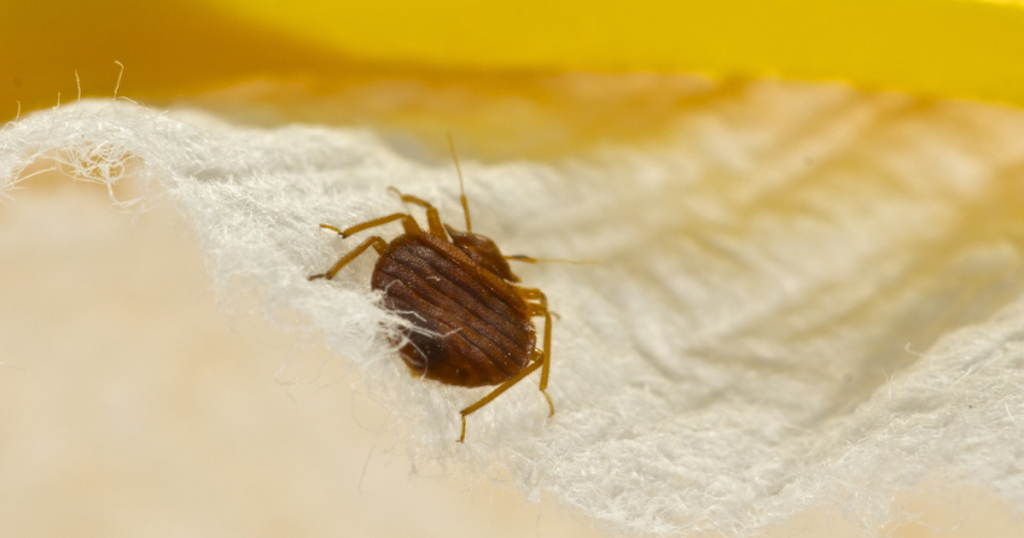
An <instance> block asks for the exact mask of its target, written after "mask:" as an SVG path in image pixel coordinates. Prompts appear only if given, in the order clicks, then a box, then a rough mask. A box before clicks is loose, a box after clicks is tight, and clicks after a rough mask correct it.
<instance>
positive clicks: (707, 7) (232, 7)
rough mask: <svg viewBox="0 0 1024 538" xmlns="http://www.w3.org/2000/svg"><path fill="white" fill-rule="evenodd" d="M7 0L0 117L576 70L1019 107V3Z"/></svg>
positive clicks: (1022, 38)
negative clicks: (287, 83)
mask: <svg viewBox="0 0 1024 538" xmlns="http://www.w3.org/2000/svg"><path fill="white" fill-rule="evenodd" d="M284 6H285V4H284V3H281V2H271V1H267V0H264V1H257V2H249V1H242V0H217V1H216V2H210V3H205V4H203V3H193V2H172V1H166V0H165V1H157V2H131V1H127V0H97V1H94V2H88V3H78V2H66V1H61V0H43V1H36V2H4V3H3V5H0V21H2V22H0V30H2V31H0V50H2V51H4V52H3V54H0V77H2V78H0V118H4V119H9V118H12V117H14V115H15V114H16V111H17V108H18V103H17V102H20V103H21V107H22V109H23V110H30V109H34V108H39V107H44V106H50V105H53V104H55V103H56V100H57V93H58V92H60V93H61V95H62V96H63V98H64V99H65V100H66V99H71V98H74V97H75V96H76V95H77V88H76V82H75V71H77V72H78V74H79V76H80V78H81V88H82V91H83V93H84V94H85V95H87V96H89V95H93V96H107V95H110V94H111V93H112V92H113V87H114V84H115V82H116V79H117V72H118V69H119V68H118V67H117V66H116V65H114V63H113V62H114V61H115V60H116V61H120V62H122V63H124V64H125V66H126V74H125V79H124V86H122V90H124V91H125V92H126V93H127V94H129V95H132V96H133V97H135V98H146V97H173V96H176V95H179V94H189V93H194V92H197V91H201V90H206V89H210V88H216V87H221V86H225V85H229V84H232V83H235V82H239V81H244V80H250V79H253V78H272V79H294V78H302V79H311V78H312V79H326V78H331V77H346V76H351V75H353V74H377V75H388V74H393V73H402V74H416V73H434V74H436V73H438V72H448V73H454V72H460V71H462V72H465V71H472V70H488V71H503V72H507V71H520V72H522V71H528V72H534V73H536V72H544V71H559V70H565V69H584V70H611V71H619V70H657V71H686V72H700V73H706V74H711V75H714V76H721V77H733V76H739V77H747V76H757V75H765V74H773V75H778V76H782V77H785V78H798V79H809V80H845V81H849V82H851V83H853V84H855V85H857V86H859V87H863V88H868V89H875V88H885V89H901V90H907V91H910V92H913V93H916V94H919V95H925V96H941V97H967V98H979V99H985V100H995V101H1003V102H1010V103H1014V104H1018V105H1019V104H1021V103H1024V68H1022V67H1021V59H1020V58H1021V51H1022V50H1024V9H1022V4H1021V3H1020V2H984V1H969V0H849V1H828V2H821V1H818V0H781V1H773V2H765V1H757V0H733V1H724V2H669V1H661V2H659V1H633V2H616V3H612V2H608V3H601V2H584V1H582V0H574V1H560V2H545V1H541V0H526V1H521V2H497V3H495V2H472V1H469V0H447V1H440V2H416V1H401V0H396V1H390V2H331V1H326V0H305V1H301V2H290V3H288V4H287V6H288V7H287V8H286V7H284Z"/></svg>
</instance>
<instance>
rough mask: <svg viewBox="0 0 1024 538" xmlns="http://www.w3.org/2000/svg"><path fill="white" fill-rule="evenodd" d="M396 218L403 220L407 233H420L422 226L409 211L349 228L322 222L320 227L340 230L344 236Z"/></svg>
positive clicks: (340, 233) (393, 220)
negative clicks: (339, 227) (341, 228)
mask: <svg viewBox="0 0 1024 538" xmlns="http://www.w3.org/2000/svg"><path fill="white" fill-rule="evenodd" d="M396 220H401V221H402V226H403V227H405V233H407V234H417V233H420V226H419V224H416V219H414V218H412V215H410V214H408V213H392V214H390V215H387V216H384V217H379V218H376V219H373V220H368V221H366V222H362V223H359V224H356V225H355V226H349V227H348V228H345V229H344V230H339V229H337V228H335V227H334V226H331V225H329V224H321V225H320V227H321V228H324V229H327V230H333V231H335V232H338V234H339V235H341V236H342V237H349V236H351V235H352V234H355V233H358V232H361V231H363V230H367V229H369V228H374V227H376V226H382V225H384V224H387V223H389V222H395V221H396Z"/></svg>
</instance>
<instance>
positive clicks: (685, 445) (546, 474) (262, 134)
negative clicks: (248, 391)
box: [0, 83, 1024, 536]
mask: <svg viewBox="0 0 1024 538" xmlns="http://www.w3.org/2000/svg"><path fill="white" fill-rule="evenodd" d="M41 159H56V160H57V161H58V162H59V163H61V164H60V166H62V167H63V168H64V169H65V170H68V171H70V172H75V173H76V174H77V175H78V176H79V177H84V178H88V179H92V180H97V181H101V182H104V183H108V184H113V183H114V182H117V181H119V180H121V179H124V178H123V177H122V176H124V175H125V174H126V173H127V174H129V175H131V176H132V177H135V178H137V179H138V181H140V183H141V184H142V185H143V199H142V200H141V204H140V205H146V204H152V203H160V202H161V200H163V199H165V198H166V199H170V200H173V201H174V203H176V204H177V205H178V206H179V207H180V209H181V211H183V212H184V213H185V214H186V215H188V216H189V217H190V218H191V219H192V220H193V221H194V222H195V227H196V231H197V234H198V235H199V237H200V238H201V240H202V243H203V246H204V249H205V251H206V253H207V255H208V257H209V260H210V267H211V273H212V275H213V278H214V279H215V281H216V283H217V289H218V290H220V291H222V292H224V294H225V297H226V299H227V301H228V304H230V301H231V299H232V297H238V296H239V294H242V295H249V294H252V293H254V292H255V293H256V294H258V295H259V297H260V298H261V300H262V301H263V302H264V303H265V304H266V307H267V312H268V315H269V316H270V317H271V318H272V319H273V320H275V321H276V322H277V323H278V324H279V326H281V327H282V329H284V330H298V331H306V330H312V332H313V333H314V335H315V337H317V338H321V337H322V338H323V339H324V340H325V341H326V342H327V344H328V345H329V346H330V347H331V348H332V349H333V350H334V351H335V352H336V353H337V354H338V355H339V356H342V357H345V358H346V359H347V361H348V364H349V365H350V367H351V369H352V371H353V372H356V373H357V374H359V376H360V378H361V379H362V380H363V382H364V383H365V384H366V386H367V387H368V390H369V392H370V394H371V395H372V396H373V397H374V398H375V399H376V400H378V401H379V402H380V403H381V404H382V405H383V406H385V407H386V408H388V409H389V410H390V411H391V412H392V415H393V416H394V417H395V421H394V422H393V423H392V424H393V428H394V429H395V430H396V431H397V432H399V434H400V435H401V436H402V437H403V438H405V439H406V441H407V444H408V446H409V451H410V458H411V461H412V463H413V466H414V468H416V467H422V466H430V465H435V464H436V463H438V462H440V463H441V464H442V465H444V464H451V463H457V462H458V463H465V464H468V466H469V468H470V469H472V470H475V471H477V472H479V473H480V474H482V475H484V474H494V473H496V472H501V473H504V472H505V471H500V470H502V469H507V473H508V475H509V476H511V478H512V481H513V482H514V484H515V485H516V486H517V487H518V488H519V489H520V490H521V491H522V492H523V494H524V495H525V496H527V497H529V498H536V497H537V496H538V495H539V493H540V492H541V491H549V492H551V493H552V494H553V495H554V496H555V497H556V498H558V499H559V500H560V501H561V502H562V503H564V504H565V505H566V506H569V507H571V508H573V509H574V510H576V511H578V512H580V513H583V514H586V515H587V516H589V517H591V518H593V519H595V520H597V521H599V522H600V523H601V524H602V525H603V526H605V527H606V528H608V529H610V530H614V531H622V532H628V533H635V534H639V535H661V534H679V533H681V532H693V531H707V532H712V533H723V534H724V535H726V536H750V535H753V534H755V533H758V532H762V531H764V530H766V529H768V528H770V527H771V526H772V525H774V524H778V523H779V522H781V521H784V520H786V519H787V518H789V517H791V516H792V515H794V514H798V513H801V512H803V511H806V510H809V509H812V508H815V507H818V506H838V507H840V508H841V509H842V510H843V511H844V513H845V514H846V516H847V517H848V518H849V519H850V520H851V521H854V522H856V523H858V524H861V525H863V526H864V528H865V529H866V530H867V531H873V530H876V529H878V528H879V526H880V525H881V524H882V523H884V522H886V521H888V520H890V519H893V518H899V517H901V514H898V513H894V512H893V505H892V495H893V494H894V493H896V492H898V491H900V490H903V489H907V488H913V487H914V486H915V484H917V483H919V481H921V480H922V479H924V478H929V479H935V478H937V479H938V480H940V481H942V482H944V483H947V484H950V485H951V486H980V487H982V488H985V489H987V490H989V491H991V492H992V493H993V494H995V495H996V496H998V497H999V498H1001V499H1004V500H1006V501H1007V502H1009V503H1010V504H1011V506H1013V507H1016V508H1020V507H1024V472H1022V469H1024V390H1022V389H1021V387H1022V382H1024V293H1022V292H1024V255H1022V254H1024V252H1022V248H1024V166H1022V163H1024V161H1022V159H1024V114H1021V113H1020V112H1019V111H1015V110H1012V109H1006V108H998V107H991V106H983V105H978V104H968V103H955V102H937V103H927V104H923V103H920V102H917V101H915V100H913V99H910V98H908V97H905V96H900V95H895V94H861V93H857V92H853V91H851V90H847V89H843V88H836V87H818V88H815V87H805V86H795V85H785V84H779V83H757V84H752V85H749V86H747V87H746V88H744V90H743V91H741V92H738V93H736V94H735V95H733V96H731V97H727V98H723V99H721V100H718V101H711V102H709V103H707V104H704V105H702V106H701V107H697V108H694V109H692V110H689V111H687V112H686V113H683V114H681V115H680V117H679V118H678V119H676V120H674V121H673V123H672V128H671V129H670V130H669V131H668V132H667V133H665V134H663V135H659V136H658V137H656V138H654V139H651V140H648V141H647V142H644V143H643V144H642V145H637V146H633V147H624V146H607V147H600V148H597V149H594V150H593V153H591V154H587V155H582V156H581V155H576V156H574V157H573V158H571V159H570V158H566V159H564V160H561V161H556V162H550V163H537V162H525V161H520V162H504V163H497V164H492V165H483V164H480V163H476V162H464V163H463V169H464V172H465V175H466V180H467V181H466V187H467V194H468V196H469V200H470V204H471V208H472V210H473V218H474V229H475V231H478V232H480V233H483V234H486V235H488V236H490V237H491V238H493V239H494V240H495V241H496V242H497V243H498V244H499V245H500V246H501V247H502V248H503V250H504V251H505V252H506V253H525V254H531V255H535V256H540V257H558V258H569V259H597V260H599V261H600V263H598V264H596V265H561V264H548V265H540V266H517V267H516V270H517V272H518V273H519V274H520V276H521V277H523V280H524V283H525V284H526V285H530V286H537V287H540V288H542V289H543V290H545V291H546V292H547V294H548V297H549V299H550V302H551V308H552V310H554V311H556V312H557V313H558V314H560V316H561V319H560V320H556V322H555V324H554V344H553V366H552V376H551V384H550V387H549V392H550V394H551V397H552V399H553V400H554V403H555V406H556V409H557V413H556V414H555V416H554V417H552V418H548V417H547V405H546V403H545V401H544V399H543V397H542V396H541V395H540V393H539V392H538V391H537V388H536V384H537V382H538V381H539V376H536V375H535V376H533V377H531V378H530V379H528V380H527V381H526V382H523V383H521V384H520V385H518V386H517V387H515V388H514V389H512V390H511V391H509V392H508V393H507V394H506V395H504V396H502V397H501V398H500V399H498V400H496V401H495V402H494V403H493V404H492V405H489V406H487V407H485V408H484V409H482V410H481V411H479V412H477V413H476V414H474V415H472V416H471V417H470V419H469V427H468V434H467V442H466V444H465V445H459V444H457V443H455V442H454V441H455V439H456V438H457V437H458V434H459V426H460V422H459V419H458V411H459V410H460V409H462V408H463V407H465V406H466V405H468V404H469V403H472V402H474V401H475V400H476V399H477V398H479V397H480V396H482V395H483V394H485V393H486V392H487V390H488V389H486V388H483V389H473V390H469V389H462V388H453V387H447V386H442V385H440V384H438V383H434V382H430V381H424V380H420V379H416V378H414V377H412V376H410V375H409V374H408V372H407V370H406V369H405V367H404V366H403V365H402V364H401V361H400V360H399V359H398V358H397V357H396V356H395V353H394V351H393V349H391V348H390V347H389V345H388V344H387V342H388V339H387V335H388V333H387V331H389V330H394V325H393V322H394V320H393V318H391V317H390V316H389V315H388V314H387V313H386V312H383V311H381V310H380V309H378V308H376V307H375V300H376V297H375V296H374V295H373V294H371V293H370V291H369V275H370V272H371V270H372V264H373V261H374V259H375V255H373V254H372V253H368V254H367V255H366V256H365V257H364V258H363V259H361V260H359V261H358V262H357V263H355V264H353V265H351V266H349V267H347V268H346V269H345V270H344V271H343V272H342V273H341V274H339V276H338V278H337V279H336V280H335V281H333V282H324V281H317V282H308V281H307V280H306V276H307V275H309V274H312V273H315V272H321V271H323V270H325V269H326V268H328V267H329V266H330V264H331V263H333V262H334V261H335V260H336V259H337V258H338V256H339V255H340V254H341V253H343V252H345V251H347V250H348V249H349V248H351V247H352V246H354V245H355V244H357V242H358V240H359V239H358V238H355V239H349V240H341V239H338V238H337V237H336V236H334V235H332V234H330V233H325V232H322V231H319V230H318V228H317V225H318V224H319V223H321V222H324V223H330V224H334V225H336V226H342V227H343V226H347V225H351V224H353V223H357V222H361V221H364V220H367V219H369V218H372V217H376V216H380V215H384V214H387V213H390V212H395V211H400V210H402V209H403V206H402V204H401V203H399V201H398V200H397V199H396V198H395V196H394V195H392V194H389V193H388V192H387V191H386V187H387V186H395V187H397V188H399V189H401V190H402V191H404V192H407V193H411V194H416V195H418V196H421V197H423V198H425V199H427V200H430V201H432V202H434V203H436V204H437V205H438V206H439V207H440V208H441V212H442V218H443V219H444V220H446V221H447V222H449V223H451V224H453V225H454V226H455V227H457V228H460V229H461V228H462V226H463V222H462V215H461V209H460V207H459V205H458V181H457V179H456V176H455V172H454V166H453V165H452V163H451V162H449V161H446V160H438V161H437V162H421V161H417V160H414V159H412V158H410V157H408V156H407V155H403V154H402V153H399V152H397V151H396V150H395V148H393V147H391V146H389V145H387V144H385V143H383V142H382V141H381V140H380V139H379V138H377V137H376V136H375V135H374V134H373V133H372V132H367V131H358V130H351V129H340V128H339V129H330V128H324V127H311V126H290V127H284V128H279V129H258V128H247V127H242V126H232V125H228V124H225V123H223V122H220V121H218V120H217V119H215V118H213V117H210V116H207V115H204V114H201V113H197V112H176V113H173V114H160V113H157V112H155V111H153V110H148V109H145V108H142V107H138V106H135V105H133V104H130V103H123V102H118V103H111V102H110V101H102V102H101V101H86V102H81V103H78V104H72V105H69V106H65V107H61V108H60V109H57V110H52V111H45V112H40V113H36V114H33V115H30V116H28V117H25V118H23V119H21V120H20V121H18V122H16V123H13V124H10V125H8V126H6V127H5V128H4V129H3V130H2V131H0V192H4V191H5V190H6V192H7V194H8V195H13V196H14V197H15V201H14V202H11V201H6V202H4V203H16V191H11V190H10V187H12V186H13V185H14V182H15V178H17V177H19V174H21V173H22V170H23V169H24V167H25V166H27V165H29V164H30V163H33V162H38V161H40V160H41ZM121 202H130V201H123V200H122V201H121ZM381 232H382V233H383V234H384V235H385V236H386V237H393V236H394V235H396V234H397V233H399V226H398V225H397V224H394V225H390V226H389V227H387V228H383V229H381ZM111 270H117V269H116V268H111Z"/></svg>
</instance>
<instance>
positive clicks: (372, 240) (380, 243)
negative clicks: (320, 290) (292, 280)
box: [309, 235, 388, 280]
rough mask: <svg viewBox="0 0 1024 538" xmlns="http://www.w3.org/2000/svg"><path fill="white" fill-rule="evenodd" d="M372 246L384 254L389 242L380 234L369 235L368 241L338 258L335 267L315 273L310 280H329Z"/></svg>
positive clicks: (378, 252)
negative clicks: (324, 271)
mask: <svg viewBox="0 0 1024 538" xmlns="http://www.w3.org/2000/svg"><path fill="white" fill-rule="evenodd" d="M370 247H373V248H375V249H377V254H383V253H384V249H386V248H387V247H388V242H387V241H385V240H383V239H381V238H380V236H377V235H374V236H372V237H369V238H367V239H366V241H363V242H362V243H360V244H359V246H357V247H356V248H354V249H352V250H351V251H349V253H348V254H345V255H344V256H342V257H341V259H340V260H338V263H336V264H334V267H331V270H330V271H327V272H326V273H322V274H319V275H313V276H311V277H309V280H316V279H318V278H326V279H327V280H330V279H332V278H334V275H336V274H338V271H341V268H342V267H345V266H346V265H348V262H350V261H352V260H354V259H356V257H357V256H359V255H360V254H362V253H363V251H365V250H366V249H368V248H370Z"/></svg>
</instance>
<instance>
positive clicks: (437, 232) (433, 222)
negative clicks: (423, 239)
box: [388, 187, 448, 240]
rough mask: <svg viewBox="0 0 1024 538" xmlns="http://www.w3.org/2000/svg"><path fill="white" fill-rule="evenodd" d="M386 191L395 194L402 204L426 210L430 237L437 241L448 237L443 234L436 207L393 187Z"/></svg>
mask: <svg viewBox="0 0 1024 538" xmlns="http://www.w3.org/2000/svg"><path fill="white" fill-rule="evenodd" d="M388 190H389V191H391V192H393V193H395V194H397V195H398V197H399V198H401V199H402V201H403V202H406V203H410V204H416V205H418V206H420V207H423V208H426V210H427V226H429V227H430V235H432V236H434V237H436V238H438V239H444V240H447V239H448V236H447V235H446V234H445V233H444V226H442V225H441V215H440V214H439V213H438V212H437V208H436V207H434V206H432V205H430V202H428V201H426V200H424V199H422V198H419V197H416V196H413V195H411V194H402V193H401V191H399V190H398V189H396V188H394V187H388Z"/></svg>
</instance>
